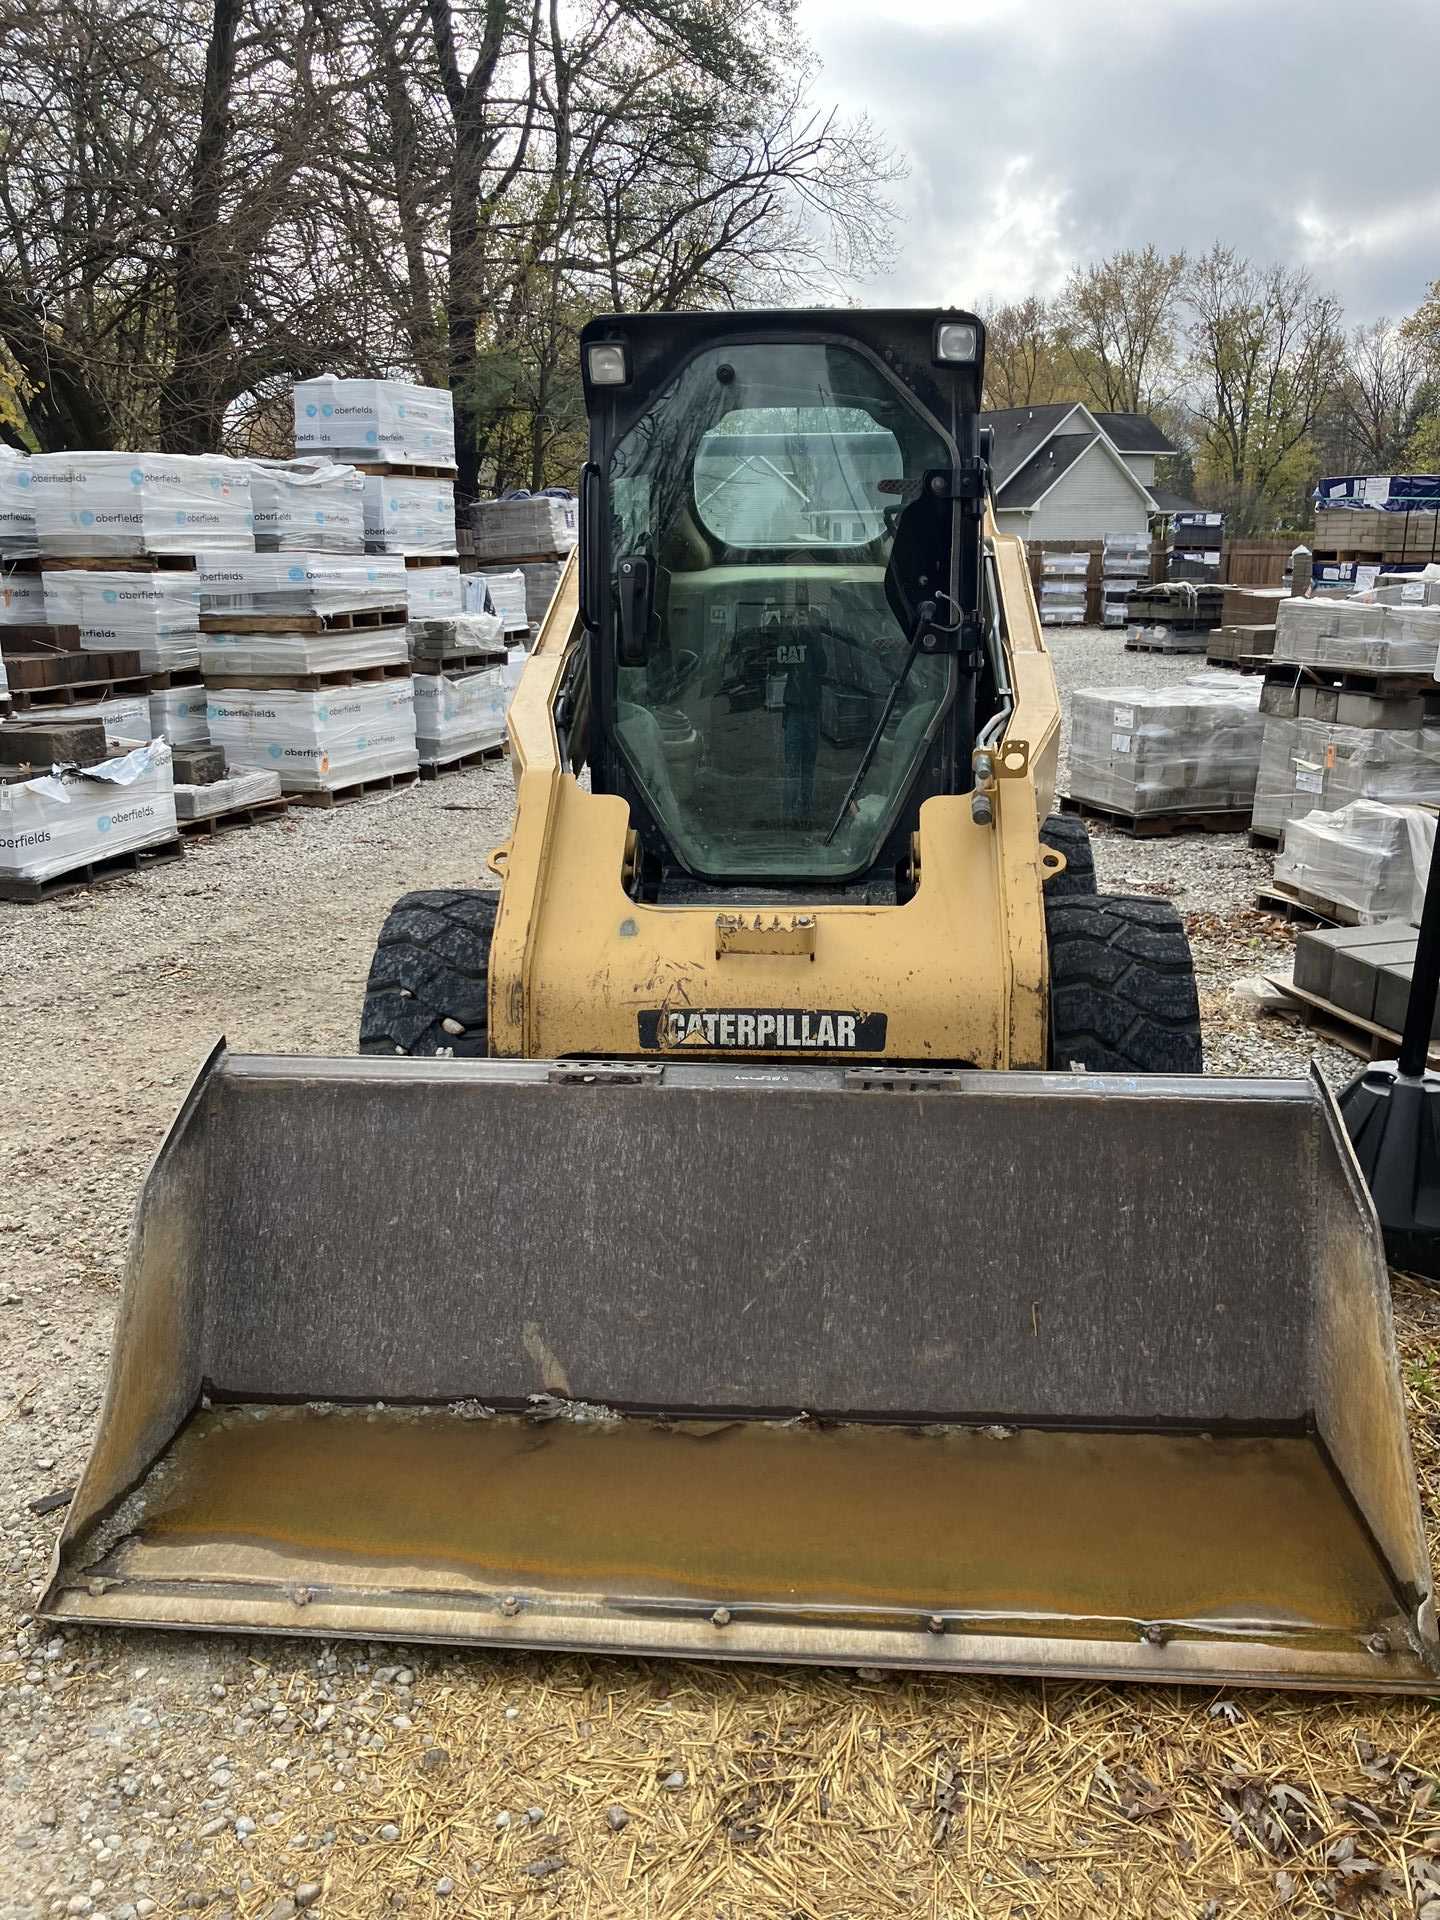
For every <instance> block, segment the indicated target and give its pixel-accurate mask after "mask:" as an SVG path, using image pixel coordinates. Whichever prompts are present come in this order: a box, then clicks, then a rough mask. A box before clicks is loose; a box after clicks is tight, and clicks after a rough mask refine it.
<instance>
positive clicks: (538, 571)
mask: <svg viewBox="0 0 1440 1920" xmlns="http://www.w3.org/2000/svg"><path fill="white" fill-rule="evenodd" d="M519 571H520V572H521V573H522V574H524V576H525V620H526V624H527V625H528V626H532V627H538V626H542V625H543V624H544V620H545V616H546V614H547V613H548V612H549V611H550V602H551V601H552V600H553V599H554V598H555V589H556V588H557V587H558V586H559V584H560V576H561V575H562V574H563V573H564V571H565V562H564V561H563V560H537V561H534V562H533V563H532V562H528V561H527V562H526V564H525V565H524V566H523V567H521V568H520V569H519Z"/></svg>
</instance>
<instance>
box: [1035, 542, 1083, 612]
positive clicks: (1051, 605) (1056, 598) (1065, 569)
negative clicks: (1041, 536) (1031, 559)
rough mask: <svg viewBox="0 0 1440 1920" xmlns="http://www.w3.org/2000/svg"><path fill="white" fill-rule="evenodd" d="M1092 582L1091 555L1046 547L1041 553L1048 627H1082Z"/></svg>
mask: <svg viewBox="0 0 1440 1920" xmlns="http://www.w3.org/2000/svg"><path fill="white" fill-rule="evenodd" d="M1089 579H1090V555H1089V554H1088V553H1063V552H1061V551H1060V550H1059V549H1058V548H1055V547H1046V548H1042V550H1041V554H1040V619H1041V621H1042V623H1043V624H1044V625H1045V626H1047V627H1081V626H1084V624H1085V604H1086V599H1087V597H1088V594H1089V591H1090V588H1089Z"/></svg>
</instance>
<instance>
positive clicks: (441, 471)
mask: <svg viewBox="0 0 1440 1920" xmlns="http://www.w3.org/2000/svg"><path fill="white" fill-rule="evenodd" d="M345 464H346V465H347V466H351V467H354V469H355V471H356V472H357V473H377V474H379V475H380V476H381V478H382V479H383V478H389V479H393V480H451V481H453V480H454V478H455V474H456V469H455V468H454V467H437V466H435V465H433V464H429V465H427V464H426V463H425V462H424V461H419V460H347V461H346V463H345Z"/></svg>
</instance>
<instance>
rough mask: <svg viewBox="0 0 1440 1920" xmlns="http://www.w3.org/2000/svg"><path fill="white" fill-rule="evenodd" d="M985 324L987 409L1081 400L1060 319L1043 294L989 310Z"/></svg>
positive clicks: (985, 315) (985, 314)
mask: <svg viewBox="0 0 1440 1920" xmlns="http://www.w3.org/2000/svg"><path fill="white" fill-rule="evenodd" d="M981 318H982V319H983V320H984V322H985V404H986V406H987V407H1038V406H1048V405H1049V404H1050V403H1051V402H1053V401H1056V400H1078V399H1079V398H1080V393H1079V391H1078V389H1077V386H1076V383H1075V379H1074V373H1073V370H1072V368H1071V365H1070V360H1069V355H1068V353H1067V351H1066V336H1065V330H1064V325H1063V323H1062V320H1061V317H1060V314H1059V312H1058V310H1057V308H1056V307H1055V304H1054V303H1053V302H1052V301H1049V300H1044V299H1042V298H1041V297H1040V295H1039V294H1034V293H1032V294H1027V295H1026V297H1025V298H1024V299H1023V300H1015V301H1011V302H1009V303H1007V304H1005V305H1002V306H995V307H990V308H989V309H988V310H986V311H984V312H982V314H981Z"/></svg>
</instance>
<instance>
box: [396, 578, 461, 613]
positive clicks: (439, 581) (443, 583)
mask: <svg viewBox="0 0 1440 1920" xmlns="http://www.w3.org/2000/svg"><path fill="white" fill-rule="evenodd" d="M405 584H406V586H407V588H408V589H409V594H410V618H411V619H412V620H445V619H453V618H455V617H456V616H458V615H459V614H460V613H461V612H462V611H463V609H464V598H463V595H462V593H461V589H460V569H459V567H407V568H406V569H405Z"/></svg>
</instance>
